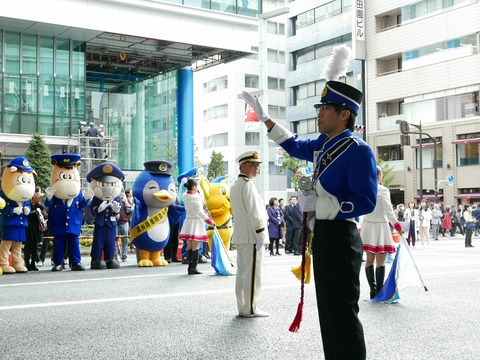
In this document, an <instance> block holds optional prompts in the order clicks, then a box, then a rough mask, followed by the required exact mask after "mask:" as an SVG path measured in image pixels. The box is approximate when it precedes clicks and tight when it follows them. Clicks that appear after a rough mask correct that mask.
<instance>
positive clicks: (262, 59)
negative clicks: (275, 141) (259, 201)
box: [258, 7, 290, 199]
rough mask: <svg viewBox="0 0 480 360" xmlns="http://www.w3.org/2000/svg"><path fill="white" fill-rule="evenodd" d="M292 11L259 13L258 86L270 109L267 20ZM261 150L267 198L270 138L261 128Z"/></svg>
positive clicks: (281, 9) (261, 175) (282, 8)
mask: <svg viewBox="0 0 480 360" xmlns="http://www.w3.org/2000/svg"><path fill="white" fill-rule="evenodd" d="M289 12H290V8H288V7H281V8H278V9H275V10H272V11H268V12H265V13H262V14H259V15H258V35H259V41H258V61H259V64H258V65H259V66H258V87H259V89H260V90H263V95H262V103H263V104H264V106H266V107H267V111H268V72H267V60H268V59H267V54H268V52H267V40H266V37H267V22H268V19H272V18H274V17H277V16H280V15H285V14H288V13H289ZM259 138H260V139H259V140H260V152H261V154H262V155H261V156H262V158H263V159H262V160H263V161H262V163H261V164H260V192H261V193H263V198H264V199H267V193H268V190H269V178H268V170H269V169H268V168H269V161H268V158H269V156H268V138H267V133H266V132H264V131H262V130H260V133H259Z"/></svg>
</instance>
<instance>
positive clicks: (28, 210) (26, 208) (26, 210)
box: [23, 206, 30, 215]
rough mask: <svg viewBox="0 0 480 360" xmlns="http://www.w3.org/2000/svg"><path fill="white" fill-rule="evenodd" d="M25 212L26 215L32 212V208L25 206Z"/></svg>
mask: <svg viewBox="0 0 480 360" xmlns="http://www.w3.org/2000/svg"><path fill="white" fill-rule="evenodd" d="M23 213H24V214H25V215H28V214H30V209H29V208H28V207H26V206H25V207H24V208H23Z"/></svg>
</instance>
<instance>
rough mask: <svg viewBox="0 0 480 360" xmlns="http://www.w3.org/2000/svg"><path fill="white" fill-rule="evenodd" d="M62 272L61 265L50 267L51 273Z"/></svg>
mask: <svg viewBox="0 0 480 360" xmlns="http://www.w3.org/2000/svg"><path fill="white" fill-rule="evenodd" d="M62 270H63V265H55V266H54V267H52V271H62Z"/></svg>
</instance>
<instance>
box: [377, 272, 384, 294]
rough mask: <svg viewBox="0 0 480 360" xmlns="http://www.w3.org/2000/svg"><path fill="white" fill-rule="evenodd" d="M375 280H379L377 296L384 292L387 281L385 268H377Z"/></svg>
mask: <svg viewBox="0 0 480 360" xmlns="http://www.w3.org/2000/svg"><path fill="white" fill-rule="evenodd" d="M375 278H376V280H377V294H378V293H379V292H380V290H382V287H383V281H384V280H385V266H377V268H376V269H375Z"/></svg>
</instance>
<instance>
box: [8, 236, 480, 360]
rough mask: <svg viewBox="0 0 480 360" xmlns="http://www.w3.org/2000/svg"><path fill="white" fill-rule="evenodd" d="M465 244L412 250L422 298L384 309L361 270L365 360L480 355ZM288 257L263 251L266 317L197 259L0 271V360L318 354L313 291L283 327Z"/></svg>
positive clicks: (415, 295)
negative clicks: (246, 309)
mask: <svg viewBox="0 0 480 360" xmlns="http://www.w3.org/2000/svg"><path fill="white" fill-rule="evenodd" d="M473 244H474V245H476V247H475V248H469V249H466V248H465V247H464V243H463V238H461V237H460V236H458V237H456V238H454V239H452V238H450V237H444V238H441V240H440V241H435V242H432V244H431V245H430V246H429V247H427V248H425V249H416V250H415V251H414V255H415V259H416V261H417V265H418V267H419V268H420V270H421V272H422V275H423V277H424V279H425V281H426V283H427V286H428V288H429V291H428V292H425V291H423V290H422V289H420V288H408V289H405V290H404V291H403V292H401V294H400V296H401V300H400V302H399V303H398V304H395V305H385V304H373V303H370V302H368V301H366V299H367V298H368V293H369V290H368V285H367V282H366V279H365V275H364V272H363V269H362V276H361V281H362V293H361V301H360V317H361V320H362V322H363V325H364V329H365V334H366V341H367V353H368V358H369V359H402V360H408V359H436V360H437V359H462V360H466V359H479V358H480V342H479V341H478V339H477V335H478V322H479V320H478V319H480V306H479V297H480V240H479V238H478V237H474V239H473ZM232 254H233V255H234V256H235V252H233V253H232ZM89 260H90V259H89V258H88V257H84V260H83V262H84V264H85V265H89ZM299 262H300V257H298V256H293V255H283V256H280V257H270V256H268V255H267V256H266V258H265V265H264V277H263V279H264V281H263V292H262V296H261V301H260V305H261V307H262V309H263V310H266V311H268V312H269V313H270V317H269V318H256V319H244V318H239V317H237V313H236V302H235V294H234V282H235V278H234V276H229V277H222V276H216V275H214V273H213V269H212V268H211V266H210V265H209V264H200V265H199V270H200V271H203V272H204V274H203V275H198V276H187V275H186V270H187V269H186V265H181V264H169V265H168V266H167V267H164V268H138V267H136V265H135V263H134V255H133V254H131V255H130V257H129V260H128V262H126V263H122V267H121V268H120V269H119V270H100V271H98V270H97V271H93V270H87V271H85V272H70V271H63V272H61V273H53V272H51V271H50V266H47V267H46V268H42V269H41V270H40V271H38V272H34V273H28V274H16V275H3V276H1V277H0V323H1V324H2V330H3V331H2V333H1V335H0V344H1V345H0V348H1V349H2V350H1V352H0V358H1V359H9V360H10V359H157V358H159V359H242V360H248V359H323V352H322V344H321V338H320V330H319V325H318V316H317V310H316V305H315V303H316V302H315V294H314V287H313V284H310V285H307V286H306V293H305V308H304V317H303V322H302V324H301V328H300V331H299V332H298V333H295V334H294V333H290V332H289V331H288V327H289V325H290V323H291V322H292V320H293V318H294V315H295V312H296V308H297V304H298V301H299V298H300V282H299V281H298V280H297V279H296V278H295V277H294V276H293V275H292V274H291V273H290V268H291V267H292V266H297V265H299ZM48 263H49V261H48ZM87 267H89V266H87ZM332 276H334V274H332Z"/></svg>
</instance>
